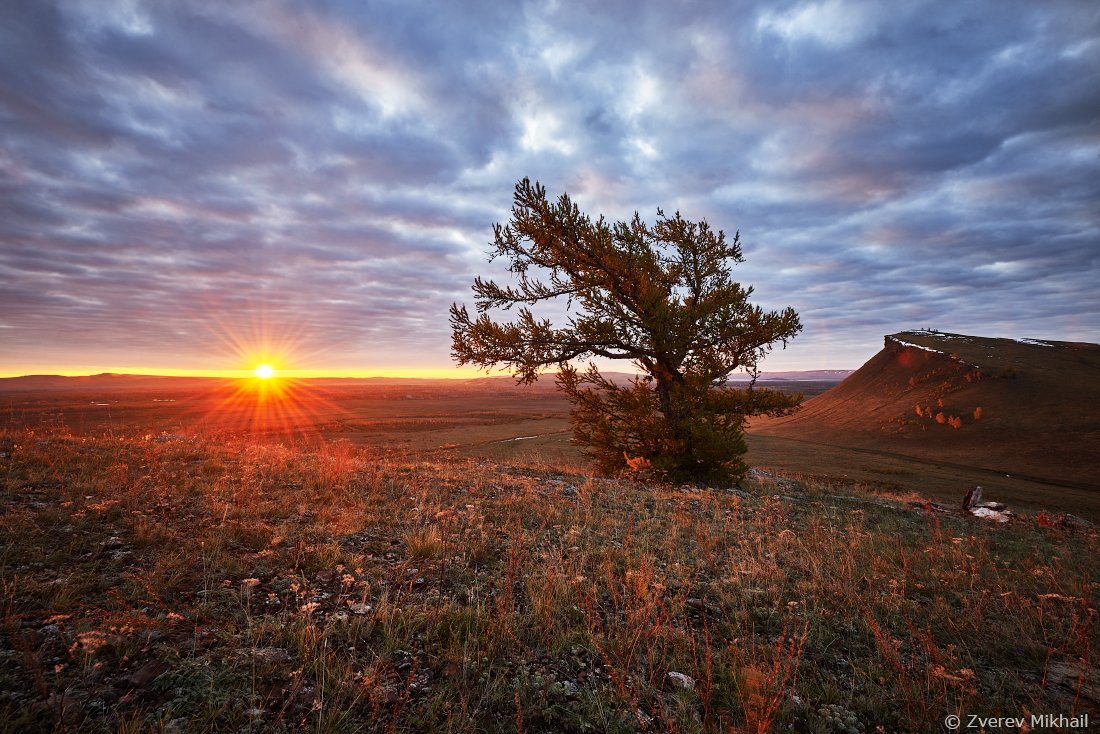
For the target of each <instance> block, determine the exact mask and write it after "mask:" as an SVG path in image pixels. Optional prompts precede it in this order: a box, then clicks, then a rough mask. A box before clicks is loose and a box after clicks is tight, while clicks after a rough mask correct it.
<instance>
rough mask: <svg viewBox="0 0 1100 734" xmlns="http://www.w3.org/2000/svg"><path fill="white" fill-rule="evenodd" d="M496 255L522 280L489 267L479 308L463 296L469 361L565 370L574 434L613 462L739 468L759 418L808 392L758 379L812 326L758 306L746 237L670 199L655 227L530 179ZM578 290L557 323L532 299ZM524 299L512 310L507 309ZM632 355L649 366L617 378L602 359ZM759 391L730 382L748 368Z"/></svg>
mask: <svg viewBox="0 0 1100 734" xmlns="http://www.w3.org/2000/svg"><path fill="white" fill-rule="evenodd" d="M493 233H494V246H495V249H494V250H493V251H492V253H491V254H490V260H492V259H495V258H506V259H507V261H508V270H509V272H511V273H512V274H513V276H514V281H515V282H514V283H512V284H509V285H498V284H497V283H495V282H494V281H492V280H484V279H482V278H481V277H478V278H476V279H475V280H474V284H473V291H474V295H475V302H476V308H477V317H476V318H472V317H471V316H470V314H469V312H468V310H467V309H466V306H464V305H458V304H452V306H451V315H450V320H451V327H452V332H453V343H452V355H453V356H454V358H455V359H456V361H457V362H458V363H459V364H474V365H477V366H480V367H484V368H490V367H499V366H504V367H507V368H509V369H510V370H511V371H512V373H513V375H514V376H515V377H516V378H517V379H518V380H519V381H520V382H523V383H530V382H532V381H534V380H536V379H538V376H539V374H540V373H541V372H542V371H543V370H544V369H545V368H546V367H550V366H557V367H558V385H559V387H560V388H561V389H562V390H563V391H564V392H565V393H566V394H567V395H568V396H569V398H570V399H571V401H572V403H573V412H572V420H573V434H574V440H575V441H577V442H578V443H580V444H583V445H585V446H587V447H589V448H590V449H591V450H592V452H593V454H594V456H595V458H596V459H597V460H598V462H599V463H600V465H601V466H602V467H603V468H605V469H616V468H623V467H626V466H627V465H628V462H629V465H631V466H638V465H645V466H648V467H651V468H653V469H655V470H657V471H659V472H664V473H667V474H669V475H674V476H679V477H691V478H732V479H737V478H739V477H740V476H741V475H742V474H743V472H744V470H745V466H744V464H743V463H742V462H741V456H742V455H743V454H744V452H745V445H744V440H743V429H744V423H745V419H746V417H748V416H750V415H759V414H769V415H779V414H784V413H788V412H790V411H791V410H793V409H794V408H796V407H797V405H798V402H799V398H797V397H791V396H786V395H782V394H779V393H776V392H773V391H769V390H762V389H758V388H755V384H754V383H755V379H756V377H757V376H758V375H759V363H760V361H761V360H762V359H763V358H764V357H765V355H766V354H768V352H770V351H771V349H772V348H773V346H774V345H775V344H776V343H777V342H778V343H782V345H783V346H784V347H785V346H786V344H787V342H788V340H789V339H791V338H793V337H794V336H795V335H796V334H797V333H798V332H799V331H800V330H801V328H802V325H801V323H800V322H799V318H798V314H797V313H796V312H795V311H794V309H792V308H790V307H788V308H786V309H784V310H782V311H764V310H763V309H761V308H760V307H759V306H754V305H752V304H750V302H749V298H750V296H751V295H752V293H753V289H752V287H751V286H748V287H743V286H742V285H741V284H740V283H738V282H736V281H734V280H733V278H732V274H731V268H732V266H733V265H735V264H738V263H741V262H743V261H744V257H743V255H742V252H741V243H740V234H739V233H737V234H735V235H734V236H733V238H732V239H727V238H726V236H725V233H724V232H723V231H721V230H718V231H714V230H712V229H711V228H710V226H709V225H708V224H707V223H706V222H705V221H699V222H691V221H688V220H685V219H683V218H682V217H681V216H680V213H679V212H677V213H676V214H674V215H673V216H671V217H669V216H666V215H665V214H664V212H663V211H661V210H660V209H658V211H657V221H656V222H655V223H654V224H652V225H650V224H647V223H645V222H644V221H642V219H641V217H640V215H638V214H637V213H635V214H634V216H633V218H632V219H631V220H630V221H629V222H614V223H608V222H607V221H606V220H605V219H604V217H603V216H600V217H599V218H598V219H596V220H595V221H593V220H592V219H591V218H590V217H589V216H587V215H586V214H584V213H582V212H581V211H580V209H579V208H578V207H577V205H576V204H574V203H573V202H572V201H571V200H570V198H569V196H568V194H562V195H561V196H560V197H558V199H557V201H556V202H552V201H550V200H549V199H547V196H546V189H545V188H544V187H543V186H541V185H540V184H538V183H537V182H535V183H532V182H531V181H530V180H529V179H526V178H525V179H523V180H522V181H520V182H519V183H518V184H516V188H515V194H514V202H513V206H512V217H511V221H509V222H508V223H507V224H504V225H501V224H495V225H494V226H493ZM555 299H564V300H565V303H566V306H567V311H568V316H567V317H566V320H565V322H564V323H562V324H560V325H558V326H555V325H553V324H552V323H551V321H550V319H548V318H538V317H536V315H535V314H534V313H533V312H532V310H531V308H530V307H531V306H534V305H535V304H537V303H539V302H541V301H550V300H555ZM513 306H519V308H518V310H517V312H516V317H515V319H514V320H512V321H496V320H494V319H493V317H492V316H491V315H490V313H489V312H490V311H492V310H493V309H501V310H509V309H511V308H512V307H513ZM593 357H603V358H606V359H612V360H629V361H630V362H632V363H633V364H634V365H636V366H637V368H638V369H639V370H640V371H641V372H642V373H643V377H640V378H636V379H634V380H631V381H630V382H629V383H628V384H625V385H622V384H616V383H614V382H612V381H610V380H607V379H605V378H604V377H603V376H602V375H601V374H600V372H599V370H598V369H597V368H596V366H595V365H594V364H593V363H591V362H589V365H588V368H587V369H586V370H585V371H584V372H579V371H578V370H577V369H576V367H575V366H574V365H573V364H572V363H573V362H574V361H577V360H584V359H589V360H590V359H591V358H593ZM739 369H740V370H744V371H745V372H747V373H748V375H749V376H750V378H751V381H750V382H749V385H748V387H747V388H745V389H735V388H733V387H730V386H729V385H728V384H726V378H727V377H729V376H730V375H731V374H732V373H733V372H734V371H736V370H739Z"/></svg>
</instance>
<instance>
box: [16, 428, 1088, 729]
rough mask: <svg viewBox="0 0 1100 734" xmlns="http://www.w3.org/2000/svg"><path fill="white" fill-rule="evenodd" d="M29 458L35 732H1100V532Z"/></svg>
mask: <svg viewBox="0 0 1100 734" xmlns="http://www.w3.org/2000/svg"><path fill="white" fill-rule="evenodd" d="M7 438H8V440H10V441H11V442H12V444H13V446H14V448H13V449H12V451H11V454H12V455H11V457H10V458H9V459H5V462H6V463H5V465H4V468H5V474H4V481H5V485H4V494H3V498H4V500H3V501H4V503H5V505H4V509H5V510H6V512H5V514H3V515H2V516H0V539H2V542H3V547H4V549H5V550H4V552H3V556H2V561H3V567H2V573H3V581H4V586H3V590H4V597H3V620H2V621H3V625H2V626H0V635H2V638H0V639H2V645H0V647H2V649H3V650H4V651H9V652H10V653H11V654H8V656H7V658H6V659H7V660H8V661H9V663H10V664H9V665H7V666H5V668H4V670H5V672H2V673H0V690H2V691H4V692H5V693H6V694H8V696H7V697H6V698H4V699H3V701H4V703H0V712H2V715H3V716H4V717H6V718H7V720H8V721H9V722H12V726H17V727H24V728H26V729H28V730H34V729H35V728H36V727H37V728H38V729H39V730H49V729H52V728H55V727H56V726H58V725H59V724H60V723H61V722H64V723H66V724H67V725H69V726H73V727H83V728H96V727H98V728H106V729H113V728H118V727H119V726H121V725H122V724H123V723H124V722H128V725H131V726H132V725H135V723H138V724H142V725H144V726H146V727H148V726H153V725H155V722H157V721H167V720H173V719H184V720H186V721H187V722H188V723H187V726H188V727H189V728H193V729H213V728H216V727H230V728H234V729H241V728H247V727H249V726H252V727H253V728H264V727H268V728H279V727H285V728H287V729H291V730H299V729H301V730H304V729H310V730H329V731H339V730H347V729H352V728H356V727H359V728H362V729H364V730H367V731H371V730H376V731H396V730H445V729H449V730H452V731H453V730H459V731H473V730H483V729H493V728H494V727H498V726H500V722H509V724H510V725H514V724H521V725H522V727H523V728H524V730H527V731H539V730H547V729H551V728H553V729H565V730H579V729H582V728H589V729H592V730H597V731H635V730H656V731H696V730H707V731H726V730H728V729H730V728H732V729H734V730H742V731H766V730H769V729H771V728H782V727H784V726H786V725H791V726H793V727H794V728H796V729H800V730H810V731H814V730H826V731H827V730H830V729H829V728H828V727H830V726H833V724H830V723H829V722H830V721H834V720H836V719H837V717H843V716H845V715H848V714H851V715H853V716H855V717H857V719H858V720H860V721H863V722H875V723H881V724H883V726H884V727H885V728H886V729H887V730H902V731H904V730H915V731H920V730H929V729H934V728H935V727H936V726H938V722H939V721H940V720H942V717H943V716H945V715H946V714H947V713H959V712H968V711H976V712H984V713H988V714H990V715H995V714H998V713H1002V714H1004V715H1012V714H1011V712H1012V711H1014V710H1015V711H1019V710H1023V709H1022V707H1025V706H1026V707H1027V708H1028V709H1029V710H1039V711H1043V710H1059V711H1071V710H1074V707H1076V710H1088V709H1087V707H1089V706H1092V705H1094V703H1090V702H1089V701H1090V699H1089V698H1088V695H1089V691H1090V689H1089V688H1088V687H1087V686H1084V685H1082V686H1081V690H1080V691H1078V690H1076V689H1075V688H1074V684H1073V682H1072V681H1071V680H1069V677H1068V676H1067V674H1066V671H1067V670H1073V669H1074V668H1072V667H1067V666H1072V665H1079V664H1078V663H1075V662H1074V661H1077V660H1081V659H1083V660H1084V661H1085V668H1088V667H1090V666H1091V667H1093V668H1094V667H1095V664H1096V662H1097V655H1096V652H1095V650H1093V648H1092V646H1091V640H1093V639H1095V638H1096V633H1097V631H1098V630H1097V621H1096V617H1095V612H1094V611H1093V610H1094V609H1095V607H1096V596H1097V587H1096V579H1095V576H1094V575H1093V574H1094V572H1093V570H1092V568H1091V565H1092V564H1091V561H1090V559H1092V558H1095V553H1096V550H1097V539H1096V536H1095V534H1094V533H1091V532H1084V533H1076V534H1066V533H1063V532H1060V531H1057V530H1053V529H1047V528H1041V527H1038V526H1036V525H1035V524H1025V523H1022V522H1021V523H1018V524H1013V525H1011V526H1009V527H991V526H988V525H982V524H980V523H978V522H977V521H975V520H972V519H968V518H963V517H950V516H942V517H941V516H939V515H929V514H926V513H924V512H922V511H915V510H910V509H907V508H906V507H904V506H899V505H896V504H890V503H888V502H885V501H882V500H877V499H873V498H866V499H867V500H868V501H867V503H866V504H859V505H856V506H855V509H853V504H852V503H846V504H844V503H836V502H833V501H830V499H829V494H834V493H836V492H838V491H839V490H838V489H837V488H835V487H832V488H830V489H829V494H826V493H825V492H821V491H816V492H815V491H808V490H812V489H813V488H812V487H806V486H805V485H804V484H801V483H797V482H789V481H784V482H783V484H782V485H780V484H777V481H776V480H771V479H759V480H754V482H753V483H752V484H751V485H750V486H749V487H748V489H749V491H748V492H747V493H745V494H743V495H737V494H733V493H728V492H721V491H713V490H700V489H695V488H676V487H654V486H647V485H645V484H643V483H637V482H630V481H613V480H605V479H599V478H592V477H585V476H578V475H569V476H565V475H559V474H554V473H550V472H545V471H531V470H523V469H512V468H509V467H500V466H495V465H479V464H476V463H472V462H466V463H458V464H413V463H403V462H398V461H394V460H392V459H383V458H380V457H378V456H377V455H374V454H371V453H368V452H364V451H361V450H359V449H356V448H354V447H352V446H349V445H348V444H344V443H335V444H333V443H324V442H321V443H315V444H309V445H301V444H299V445H296V446H289V445H287V444H282V443H264V442H258V441H256V440H254V438H248V439H245V438H241V439H237V440H230V441H228V442H226V441H224V440H221V441H207V440H205V439H191V438H188V439H182V440H178V441H165V442H162V443H158V442H156V441H143V440H129V439H117V438H99V439H87V440H78V439H71V438H68V437H66V436H61V435H50V434H42V433H39V434H29V433H16V434H7ZM773 495H775V496H773ZM784 497H789V498H793V499H785V498H784ZM875 502H881V503H882V504H881V505H880V504H874V503H875ZM252 580H255V582H254V583H253V581H252ZM364 605H368V606H369V609H368V608H367V606H364ZM51 620H52V621H51ZM51 624H52V625H56V627H55V628H49V625H51ZM43 630H45V631H43ZM154 660H160V661H164V662H166V663H167V664H168V666H169V670H168V672H166V673H165V674H164V677H163V678H161V679H158V680H157V681H156V682H155V683H146V684H143V685H137V684H134V683H132V682H130V681H131V680H132V678H131V676H133V675H134V674H135V673H136V672H137V671H138V670H139V669H140V668H141V667H142V666H144V665H146V664H148V663H150V662H152V661H154ZM1085 668H1081V669H1082V670H1085ZM672 671H674V672H679V673H683V674H685V675H688V676H691V677H692V678H693V679H694V680H695V687H694V690H679V689H677V688H676V687H675V686H674V685H672V683H671V682H670V679H669V677H668V673H669V672H672ZM567 684H568V685H567ZM130 689H133V693H132V694H131V695H127V694H128V692H129V691H130ZM65 692H68V693H67V695H66V696H61V695H60V694H62V693H65ZM66 701H69V703H66ZM92 701H101V702H102V705H100V704H96V705H92V704H91V702H92ZM250 712H251V713H250ZM256 712H260V713H256ZM20 717H22V718H20ZM830 717H831V718H830ZM138 728H140V727H138Z"/></svg>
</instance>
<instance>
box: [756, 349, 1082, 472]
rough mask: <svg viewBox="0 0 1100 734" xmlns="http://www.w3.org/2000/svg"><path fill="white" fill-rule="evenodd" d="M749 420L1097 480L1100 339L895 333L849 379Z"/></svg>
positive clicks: (984, 464) (788, 431)
mask: <svg viewBox="0 0 1100 734" xmlns="http://www.w3.org/2000/svg"><path fill="white" fill-rule="evenodd" d="M752 431H753V432H754V433H758V434H762V435H773V436H781V437H784V438H794V439H799V440H804V441H812V442H816V443H827V444H831V445H841V446H851V447H857V448H865V449H875V450H881V451H889V452H896V453H899V454H905V455H909V456H914V457H919V458H922V459H929V460H934V461H939V462H943V463H945V464H948V463H958V464H963V465H966V466H973V467H981V468H984V469H991V470H995V471H999V472H1003V473H1005V474H1011V475H1013V476H1020V477H1028V478H1034V479H1037V480H1040V481H1042V482H1044V483H1048V484H1052V485H1057V486H1063V487H1072V488H1077V489H1085V490H1098V491H1100V472H1098V469H1100V345H1097V344H1088V343H1083V342H1057V341H1044V340H1037V339H1020V340H1014V339H994V338H986V337H978V336H966V335H963V334H947V333H941V332H935V331H928V330H922V331H906V332H901V333H898V334H892V335H890V336H887V337H886V338H885V345H884V346H883V349H882V351H880V352H879V353H878V354H876V355H875V356H874V357H873V358H872V359H871V360H869V361H868V362H867V363H866V364H864V365H863V366H862V367H861V368H860V369H859V370H857V371H856V372H854V373H853V374H852V375H851V376H850V377H848V379H846V380H844V381H843V382H842V383H840V384H839V385H837V386H836V387H834V388H833V389H831V390H829V391H827V392H825V393H823V394H821V395H819V396H817V397H815V398H813V399H811V400H808V401H807V402H806V403H805V405H804V407H803V408H802V410H800V411H799V412H798V413H797V414H795V415H794V416H790V417H787V418H781V419H765V420H758V421H755V422H754V423H753V425H752Z"/></svg>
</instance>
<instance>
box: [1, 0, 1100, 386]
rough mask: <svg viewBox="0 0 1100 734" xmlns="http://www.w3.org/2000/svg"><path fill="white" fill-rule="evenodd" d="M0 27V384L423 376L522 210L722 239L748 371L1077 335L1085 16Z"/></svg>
mask: <svg viewBox="0 0 1100 734" xmlns="http://www.w3.org/2000/svg"><path fill="white" fill-rule="evenodd" d="M6 15H7V18H6V22H5V23H4V24H3V25H2V26H0V135H2V136H3V140H4V145H3V146H2V148H0V282H2V283H3V285H0V327H2V328H3V333H4V338H3V339H2V340H0V370H3V369H15V367H14V365H19V364H46V363H53V364H56V365H57V366H58V368H63V367H64V366H65V365H66V364H88V363H90V362H91V361H95V362H96V363H99V364H115V365H134V366H139V365H144V366H149V367H180V368H199V367H212V368H217V367H220V366H222V365H221V364H214V362H217V360H224V354H223V353H222V352H223V351H224V350H222V349H221V348H220V347H219V346H218V345H219V344H223V343H224V342H225V339H224V338H223V337H224V335H225V333H232V332H239V333H248V334H251V333H252V332H253V331H254V330H255V325H256V324H260V323H262V324H264V328H267V329H276V330H281V331H280V333H284V334H293V335H294V338H295V339H296V340H298V341H299V342H300V343H301V348H300V349H299V353H300V355H302V357H303V359H308V360H312V362H311V363H310V364H303V365H302V366H305V367H320V368H325V367H329V368H356V367H362V368H369V367H372V366H374V365H375V364H386V365H389V366H398V365H407V366H433V367H435V366H445V365H446V364H448V363H449V359H448V349H449V335H448V328H447V323H446V310H447V306H448V305H449V304H450V303H451V302H452V301H455V300H459V301H463V300H465V301H469V300H470V293H469V284H470V282H471V281H472V279H473V277H474V275H476V274H479V273H481V274H492V275H494V276H499V275H501V274H502V269H501V264H500V263H493V264H489V263H487V262H485V254H486V251H487V249H488V248H487V246H486V245H487V242H488V240H489V239H490V238H491V225H492V223H493V222H496V221H503V220H506V219H507V217H508V212H509V208H510V205H511V190H512V186H513V184H514V183H515V182H516V181H517V180H519V179H520V178H522V177H524V176H531V177H532V178H537V179H540V180H541V181H542V182H543V183H545V184H546V185H547V186H548V187H549V189H550V191H551V193H552V194H556V193H559V192H561V191H563V190H566V191H568V192H569V193H570V194H571V195H572V196H573V197H574V199H575V200H576V201H577V202H578V203H579V204H580V205H581V206H582V208H584V209H585V210H586V211H588V212H590V213H592V214H593V215H596V214H599V213H604V214H606V215H608V216H609V217H611V218H627V217H629V216H630V215H631V214H632V213H633V212H634V211H636V210H637V211H639V212H641V213H642V215H643V216H645V217H647V218H649V219H652V218H653V217H654V216H655V213H656V209H657V208H658V207H663V208H664V209H666V210H669V211H672V210H676V209H679V210H680V211H681V212H682V213H683V214H684V216H686V217H689V218H706V219H708V220H709V221H710V222H711V223H712V224H713V225H714V226H716V227H721V228H725V229H726V230H728V231H730V232H732V231H733V230H736V229H740V230H741V232H742V234H743V239H744V241H745V244H746V253H747V255H748V258H749V261H748V263H746V264H745V265H743V266H740V270H739V275H740V276H741V277H743V279H744V280H745V281H747V282H752V283H754V284H755V285H756V293H757V297H758V298H759V299H760V301H761V302H762V303H763V304H765V305H767V306H770V307H780V306H786V305H787V304H791V305H793V306H795V308H796V309H798V310H799V311H800V312H801V313H802V314H803V317H804V318H803V320H804V322H805V324H806V329H805V331H804V333H803V334H802V335H801V336H800V337H799V338H798V339H796V340H795V342H794V345H793V347H792V349H791V350H789V351H788V352H785V353H778V354H776V355H773V357H772V358H771V359H770V361H769V365H774V366H776V367H781V366H805V367H817V366H820V367H854V366H857V365H858V364H859V363H860V362H861V361H862V360H863V359H865V358H866V357H867V356H869V355H870V354H871V353H873V352H874V351H876V350H877V349H878V347H879V344H880V340H881V336H882V334H884V333H890V332H893V331H897V330H900V329H904V328H910V327H916V326H927V325H934V326H937V327H938V328H943V329H948V330H952V331H970V332H974V333H983V334H988V335H992V336H1001V335H1006V336H1020V335H1029V336H1038V337H1045V338H1052V339H1090V338H1091V339H1093V340H1095V337H1094V336H1093V335H1094V334H1095V333H1097V331H1098V330H1100V303H1098V300H1097V296H1096V295H1095V286H1094V283H1095V282H1096V280H1097V276H1098V275H1100V273H1098V270H1100V267H1098V262H1097V253H1098V252H1100V233H1098V230H1100V227H1098V221H1100V206H1098V205H1097V202H1098V201H1100V183H1097V182H1100V136H1098V135H1097V133H1096V131H1097V130H1098V129H1100V124H1098V123H1100V10H1097V9H1096V8H1095V7H1094V4H1092V3H1087V2H1075V1H1073V0H1064V1H1060V2H1050V3H1041V4H1036V3H1027V2H1022V0H1021V1H1020V2H1001V1H998V2H993V1H992V0H990V1H989V2H977V3H948V2H932V1H931V0H927V1H922V2H917V3H907V4H904V5H900V6H897V7H894V6H891V7H890V9H889V10H888V11H887V10H886V9H885V8H884V7H883V6H882V5H881V4H879V3H871V2H855V1H854V0H820V1H818V2H782V3H770V2H769V3H764V2H744V3H738V4H736V5H735V6H730V5H729V4H726V3H708V2H695V3H689V4H681V5H675V6H674V5H671V4H663V3H653V4H646V5H641V6H639V5H638V4H636V3H627V2H621V3H620V2H611V3H603V4H601V5H599V6H590V5H588V4H583V3H577V2H568V1H566V0H561V1H560V2H556V3H545V4H534V5H528V6H526V7H524V6H522V5H519V4H511V3H494V2H484V3H462V4H461V5H460V4H449V3H448V4H438V5H431V4H416V3H403V2H383V3H380V4H376V5H371V6H369V7H367V6H363V5H362V4H360V3H354V2H337V1H332V2H323V3H317V4H313V5H310V6H309V7H305V6H302V5H300V4H296V3H291V2H282V1H281V0H271V2H266V3H263V4H246V5H239V4H225V3H216V2H206V1H203V0H187V1H181V2H171V3H169V2H158V1H150V2H136V1H135V2H122V1H121V0H119V1H116V2H86V3H50V2H31V1H30V0H26V1H23V2H16V3H15V4H14V5H13V6H12V7H11V9H10V10H9V12H8V13H7V14H6ZM219 335H221V336H219ZM166 340H167V342H166ZM166 343H167V344H169V345H170V348H167V347H166ZM183 362H186V364H184V363H183ZM5 365H12V367H5Z"/></svg>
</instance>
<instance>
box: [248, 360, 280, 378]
mask: <svg viewBox="0 0 1100 734" xmlns="http://www.w3.org/2000/svg"><path fill="white" fill-rule="evenodd" d="M252 373H253V374H254V375H256V377H259V378H260V379H262V380H267V379H269V378H271V377H274V376H275V368H274V367H272V366H271V365H269V364H261V365H260V366H259V367H257V368H256V369H254V370H252Z"/></svg>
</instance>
